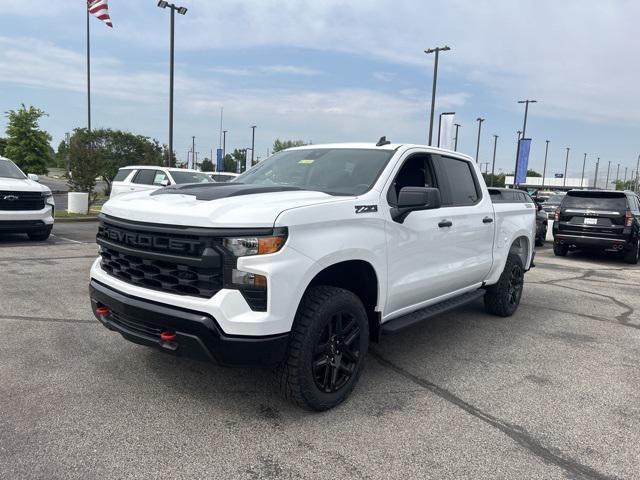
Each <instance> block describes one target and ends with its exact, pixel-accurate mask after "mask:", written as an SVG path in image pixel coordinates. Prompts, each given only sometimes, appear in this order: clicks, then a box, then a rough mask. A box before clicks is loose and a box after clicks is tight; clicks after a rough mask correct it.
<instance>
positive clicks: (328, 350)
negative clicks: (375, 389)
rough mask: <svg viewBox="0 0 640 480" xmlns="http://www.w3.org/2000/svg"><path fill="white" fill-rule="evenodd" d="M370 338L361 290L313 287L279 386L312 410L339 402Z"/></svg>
mask: <svg viewBox="0 0 640 480" xmlns="http://www.w3.org/2000/svg"><path fill="white" fill-rule="evenodd" d="M368 344H369V323H368V321H367V314H366V311H365V309H364V306H363V305H362V302H361V301H360V299H359V298H358V297H357V296H356V295H354V294H353V293H352V292H350V291H348V290H344V289H342V288H336V287H328V286H319V287H312V288H310V289H309V290H308V291H307V293H305V295H304V297H303V299H302V302H301V303H300V307H299V308H298V312H297V314H296V319H295V321H294V325H293V330H292V332H291V340H290V344H289V353H288V357H287V359H286V360H285V361H284V362H283V363H282V364H281V365H280V366H279V367H278V369H277V371H276V379H277V381H278V384H279V387H280V391H281V392H282V394H283V395H284V396H285V398H287V399H288V400H291V401H292V402H294V403H296V404H297V405H299V406H301V407H303V408H306V409H309V410H319V411H320V410H328V409H330V408H332V407H335V406H336V405H338V404H339V403H341V402H342V401H343V400H345V399H346V398H347V397H348V396H349V394H350V393H351V391H352V390H353V387H354V386H355V384H356V382H357V381H358V377H359V376H360V373H361V372H362V369H363V366H364V359H365V356H366V353H367V347H368Z"/></svg>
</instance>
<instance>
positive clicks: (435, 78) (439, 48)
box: [424, 45, 451, 146]
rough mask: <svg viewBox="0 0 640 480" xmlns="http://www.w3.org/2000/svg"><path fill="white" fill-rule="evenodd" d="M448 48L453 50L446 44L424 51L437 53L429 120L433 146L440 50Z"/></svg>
mask: <svg viewBox="0 0 640 480" xmlns="http://www.w3.org/2000/svg"><path fill="white" fill-rule="evenodd" d="M448 50H451V49H450V48H449V47H448V46H446V45H445V46H444V47H436V48H429V49H427V50H425V51H424V53H426V54H427V55H429V54H430V53H434V52H435V54H436V58H435V61H434V63H433V87H432V89H431V117H430V120H429V146H431V139H432V138H433V113H434V111H435V106H436V83H437V81H438V58H439V56H440V52H446V51H448Z"/></svg>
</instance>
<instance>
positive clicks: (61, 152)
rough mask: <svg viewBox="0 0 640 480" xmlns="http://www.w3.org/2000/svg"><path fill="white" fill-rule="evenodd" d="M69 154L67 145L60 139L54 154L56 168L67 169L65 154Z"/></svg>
mask: <svg viewBox="0 0 640 480" xmlns="http://www.w3.org/2000/svg"><path fill="white" fill-rule="evenodd" d="M68 155H69V147H68V146H67V142H65V141H64V140H62V141H61V142H60V144H59V145H58V150H57V152H56V155H55V160H56V162H55V164H56V167H58V168H64V169H65V170H66V169H67V156H68Z"/></svg>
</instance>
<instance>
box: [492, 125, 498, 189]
mask: <svg viewBox="0 0 640 480" xmlns="http://www.w3.org/2000/svg"><path fill="white" fill-rule="evenodd" d="M497 148H498V135H494V136H493V162H492V163H491V186H492V187H493V179H494V177H495V174H496V149H497Z"/></svg>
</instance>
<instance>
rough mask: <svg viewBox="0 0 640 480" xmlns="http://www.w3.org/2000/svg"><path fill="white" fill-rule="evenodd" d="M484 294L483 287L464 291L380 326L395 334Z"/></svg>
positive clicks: (385, 332)
mask: <svg viewBox="0 0 640 480" xmlns="http://www.w3.org/2000/svg"><path fill="white" fill-rule="evenodd" d="M484 294H485V291H484V289H482V288H481V289H478V290H475V291H473V292H468V293H463V294H462V295H460V296H457V297H454V298H450V299H448V300H444V301H442V302H440V303H436V304H435V305H430V306H428V307H425V308H421V309H420V310H416V311H415V312H411V313H408V314H406V315H403V316H402V317H398V318H394V319H393V320H389V321H388V322H385V323H383V324H382V325H381V326H380V329H381V331H382V333H383V334H384V335H393V334H395V333H398V332H401V331H402V330H404V329H405V328H409V327H411V326H413V325H415V324H416V323H420V322H422V321H423V320H427V319H429V318H431V317H435V316H436V315H440V314H441V313H445V312H448V311H449V310H454V309H456V308H458V307H461V306H462V305H465V304H467V303H470V302H473V301H475V300H477V299H479V298H482V297H484Z"/></svg>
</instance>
